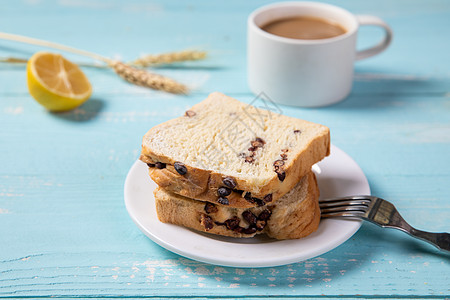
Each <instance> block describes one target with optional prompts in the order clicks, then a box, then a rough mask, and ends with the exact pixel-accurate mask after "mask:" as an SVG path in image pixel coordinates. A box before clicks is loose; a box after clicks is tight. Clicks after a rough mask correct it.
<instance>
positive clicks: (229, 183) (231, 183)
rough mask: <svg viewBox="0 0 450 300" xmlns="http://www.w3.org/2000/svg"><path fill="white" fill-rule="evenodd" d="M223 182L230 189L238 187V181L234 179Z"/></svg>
mask: <svg viewBox="0 0 450 300" xmlns="http://www.w3.org/2000/svg"><path fill="white" fill-rule="evenodd" d="M222 182H223V184H225V185H226V186H227V187H229V188H230V189H234V188H235V187H236V180H234V178H233V177H225V178H224V179H223V181H222Z"/></svg>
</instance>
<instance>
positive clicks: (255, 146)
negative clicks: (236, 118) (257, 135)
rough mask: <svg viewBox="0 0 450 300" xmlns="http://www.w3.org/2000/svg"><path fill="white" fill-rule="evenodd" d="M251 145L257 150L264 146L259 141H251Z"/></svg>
mask: <svg viewBox="0 0 450 300" xmlns="http://www.w3.org/2000/svg"><path fill="white" fill-rule="evenodd" d="M251 144H252V147H253V148H255V149H258V148H261V147H262V146H264V144H263V143H261V142H259V141H252V142H251Z"/></svg>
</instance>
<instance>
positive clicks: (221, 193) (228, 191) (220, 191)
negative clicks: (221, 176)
mask: <svg viewBox="0 0 450 300" xmlns="http://www.w3.org/2000/svg"><path fill="white" fill-rule="evenodd" d="M217 194H218V195H219V196H221V197H226V196H228V195H230V194H231V189H229V188H226V187H220V188H219V189H218V190H217Z"/></svg>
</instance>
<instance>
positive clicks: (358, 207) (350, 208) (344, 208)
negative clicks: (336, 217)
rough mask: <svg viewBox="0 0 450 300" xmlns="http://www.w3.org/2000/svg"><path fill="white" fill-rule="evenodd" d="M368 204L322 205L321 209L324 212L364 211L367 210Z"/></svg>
mask: <svg viewBox="0 0 450 300" xmlns="http://www.w3.org/2000/svg"><path fill="white" fill-rule="evenodd" d="M367 209H368V206H365V205H350V206H337V207H321V208H320V211H321V212H322V213H331V212H350V211H362V212H364V213H365V212H366V211H367Z"/></svg>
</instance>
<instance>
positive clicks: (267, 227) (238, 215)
mask: <svg viewBox="0 0 450 300" xmlns="http://www.w3.org/2000/svg"><path fill="white" fill-rule="evenodd" d="M154 194H155V201H156V211H157V215H158V218H159V220H160V221H161V222H164V223H171V224H176V225H181V226H185V227H188V228H192V229H195V230H198V231H204V232H209V233H213V234H218V235H223V236H230V237H253V236H255V235H256V234H260V233H266V234H267V235H268V236H269V237H272V238H275V239H280V240H281V239H298V238H302V237H305V236H307V235H309V234H311V233H312V232H314V231H316V230H317V228H318V226H319V222H320V209H319V204H318V199H319V189H318V187H317V182H316V178H315V175H314V173H313V172H309V173H308V174H307V175H305V176H304V177H303V178H302V179H301V180H300V182H299V183H298V184H297V185H296V186H295V187H294V188H293V189H292V190H291V191H289V192H288V193H287V194H286V195H284V196H283V197H281V198H280V199H279V200H278V201H277V203H276V204H269V205H265V206H261V207H253V208H248V209H245V208H232V207H226V206H223V205H215V204H212V203H210V202H203V201H198V200H193V199H189V198H186V197H183V196H180V195H177V194H174V193H171V192H169V191H167V190H165V189H163V188H161V187H158V188H157V189H156V190H155V191H154Z"/></svg>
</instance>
